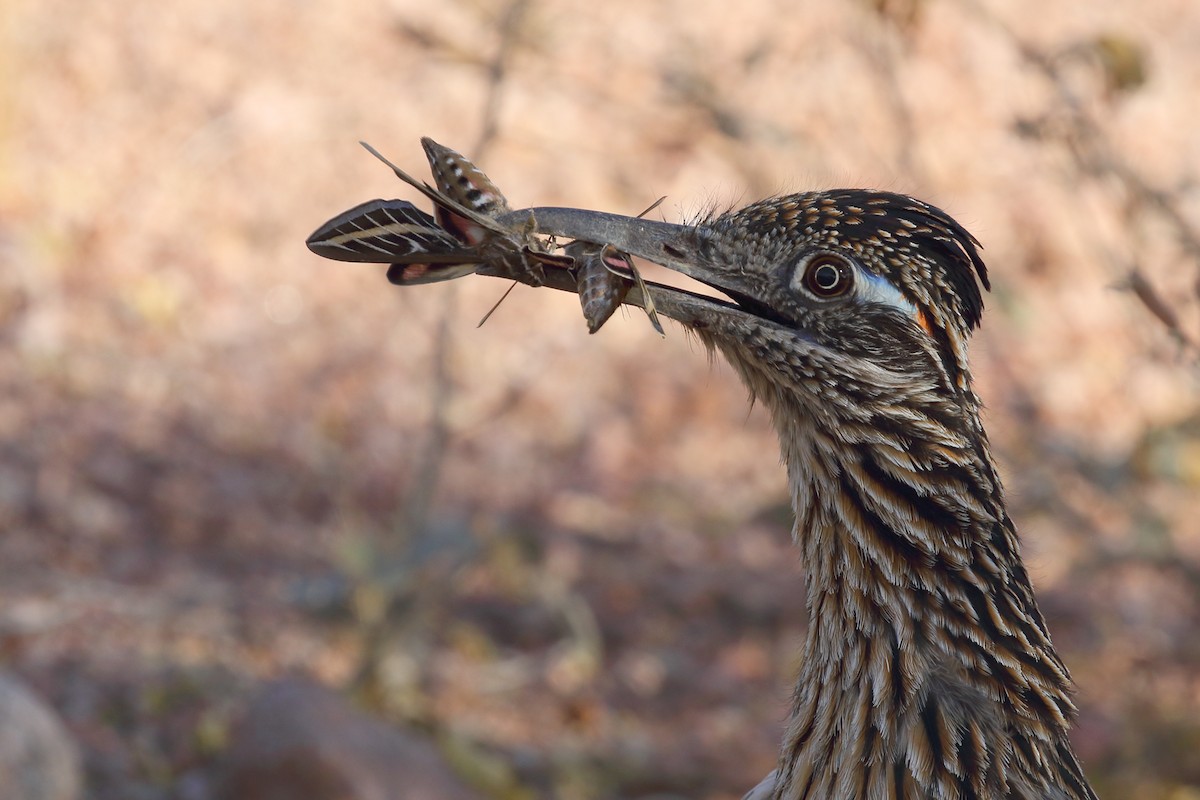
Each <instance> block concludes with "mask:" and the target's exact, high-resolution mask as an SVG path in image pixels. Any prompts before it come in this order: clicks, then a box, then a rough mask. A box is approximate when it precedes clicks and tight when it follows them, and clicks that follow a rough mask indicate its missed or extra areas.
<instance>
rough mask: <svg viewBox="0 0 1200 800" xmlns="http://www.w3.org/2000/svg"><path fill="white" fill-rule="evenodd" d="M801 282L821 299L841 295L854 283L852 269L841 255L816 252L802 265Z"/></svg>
mask: <svg viewBox="0 0 1200 800" xmlns="http://www.w3.org/2000/svg"><path fill="white" fill-rule="evenodd" d="M803 284H804V288H805V289H807V290H808V291H809V293H811V294H812V295H814V296H816V297H820V298H821V299H823V300H828V299H829V298H832V297H841V296H842V295H844V294H845V293H846V292H848V291H850V287H851V286H853V285H854V270H853V269H852V268H851V266H850V264H849V263H847V261H846V259H844V258H842V257H841V256H835V255H833V254H832V253H818V254H817V255H815V256H813V257H812V258H810V259H809V260H808V263H807V264H805V265H804V278H803Z"/></svg>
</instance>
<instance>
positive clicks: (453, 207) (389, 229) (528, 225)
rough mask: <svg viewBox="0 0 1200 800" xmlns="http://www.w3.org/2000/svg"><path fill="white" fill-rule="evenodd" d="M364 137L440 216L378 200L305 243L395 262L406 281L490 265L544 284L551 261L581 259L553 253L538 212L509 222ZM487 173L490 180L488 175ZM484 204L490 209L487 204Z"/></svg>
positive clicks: (330, 253) (345, 256) (335, 254)
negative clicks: (420, 175)
mask: <svg viewBox="0 0 1200 800" xmlns="http://www.w3.org/2000/svg"><path fill="white" fill-rule="evenodd" d="M423 141H426V142H428V143H429V144H428V145H427V146H426V152H427V153H429V152H430V149H429V148H430V146H432V147H435V148H437V147H440V145H437V143H436V142H433V141H432V140H423ZM361 144H362V146H363V147H365V148H366V149H367V151H368V152H370V153H371V155H373V156H375V157H376V158H378V159H379V160H380V161H382V162H383V163H384V164H387V165H388V166H389V167H391V169H392V172H394V173H395V174H396V177H398V178H400V180H402V181H404V182H405V183H407V184H408V185H410V186H412V187H413V188H415V189H416V190H417V191H419V192H421V194H423V195H425V196H426V197H428V198H429V199H430V200H432V201H433V205H434V209H435V213H436V214H437V218H436V219H435V218H434V217H431V216H430V215H428V214H426V213H425V212H424V211H422V210H420V209H419V208H417V207H416V206H414V205H413V204H412V203H410V202H408V201H406V200H371V201H369V202H366V203H363V204H362V205H358V206H355V207H354V208H352V209H350V210H349V211H346V212H344V213H342V214H339V215H338V216H336V217H334V218H333V219H331V220H329V221H328V222H326V223H325V224H324V225H322V226H321V227H319V228H317V230H316V231H314V232H313V234H312V235H311V236H309V237H308V239H307V240H306V242H305V243H306V244H307V245H308V249H309V250H311V251H313V252H314V253H316V254H317V255H319V256H323V257H325V258H331V259H334V260H336V261H365V262H372V263H380V264H390V266H389V267H388V272H387V277H388V280H389V281H391V282H392V283H395V284H399V285H402V286H407V285H410V284H419V283H437V282H439V281H447V280H452V279H454V278H460V277H462V276H464V275H470V274H472V273H473V272H475V271H477V270H478V269H479V268H480V267H481V266H484V265H487V266H489V267H491V268H493V269H494V270H495V271H496V273H497V274H502V275H506V276H508V277H512V278H515V279H517V280H520V281H521V282H523V283H528V284H530V285H532V286H540V285H541V284H542V283H543V282H544V280H545V274H544V268H545V266H546V265H554V266H556V267H559V268H564V269H565V268H569V267H571V266H573V264H574V262H573V261H572V259H571V258H570V257H568V256H562V255H558V254H556V253H554V252H552V251H553V250H554V249H555V248H554V245H553V244H552V243H548V242H546V241H544V240H543V239H541V238H539V237H538V236H537V235H536V232H537V221H536V219H535V218H534V217H533V215H532V213H531V214H530V215H529V216H528V217H527V218H526V219H525V221H524V222H522V223H520V224H517V225H511V226H505V225H501V224H500V223H499V222H497V221H496V220H495V219H493V218H492V216H489V215H488V214H483V213H480V212H479V211H478V210H476V209H475V208H473V207H470V206H468V205H467V204H464V203H463V202H460V201H459V200H458V199H456V198H455V197H454V196H452V195H451V194H447V193H446V192H444V191H441V190H440V189H438V188H434V187H432V186H429V185H428V184H426V183H423V182H421V181H418V180H417V179H415V178H413V177H412V176H410V175H409V174H408V173H406V172H405V171H404V170H402V169H400V168H399V167H397V166H396V165H395V164H393V163H392V162H390V161H388V160H387V159H386V158H385V157H384V156H383V155H382V154H381V153H380V152H379V151H378V150H376V149H375V148H373V147H371V145H369V144H367V143H366V142H361ZM447 149H448V148H447ZM451 152H452V151H451ZM430 160H431V162H432V161H433V156H430ZM479 174H480V175H482V174H483V173H479ZM483 178H484V180H485V181H487V176H483ZM487 185H488V186H489V187H490V189H491V190H493V191H494V193H495V196H496V198H498V200H499V204H498V206H497V207H503V208H504V209H505V210H507V201H505V200H504V196H503V195H501V194H499V190H496V189H495V186H494V184H492V183H491V181H487ZM456 194H459V193H457V192H456ZM461 196H462V197H463V199H464V200H466V201H467V203H471V204H472V205H474V204H476V202H477V199H473V198H474V196H473V195H470V194H469V193H461ZM481 196H482V195H481ZM493 202H495V199H494V198H493ZM481 207H482V208H483V209H484V210H489V206H488V205H487V204H483V205H482V206H481ZM494 213H502V212H494Z"/></svg>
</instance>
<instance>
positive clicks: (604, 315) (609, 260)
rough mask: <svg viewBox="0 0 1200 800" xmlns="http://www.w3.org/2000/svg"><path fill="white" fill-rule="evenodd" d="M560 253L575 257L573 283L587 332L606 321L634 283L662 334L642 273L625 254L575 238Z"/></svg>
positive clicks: (652, 322) (646, 309)
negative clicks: (585, 321)
mask: <svg viewBox="0 0 1200 800" xmlns="http://www.w3.org/2000/svg"><path fill="white" fill-rule="evenodd" d="M563 252H564V253H566V254H567V255H569V256H571V257H572V258H574V259H575V267H574V270H575V282H576V286H577V288H578V291H579V305H580V306H582V307H583V318H584V319H585V320H587V326H588V333H595V332H596V331H598V330H600V327H601V326H602V325H603V324H604V323H605V322H608V318H609V317H611V316H612V315H613V312H615V311H616V310H617V309H618V308H619V307H620V306H621V303H623V302H624V301H625V295H627V294H629V289H630V287H631V286H633V284H634V283H636V284H637V285H638V286H639V287H641V289H642V297H643V298H645V300H644V302H645V303H646V306H645V311H646V316H647V317H649V319H650V324H651V325H653V326H654V330H656V331H658V333H659V335H660V336H665V335H666V334H665V332H664V331H663V327H662V323H661V322H659V321H658V312H657V311H655V310H654V301H653V300H651V299H650V293H649V292H648V291H646V285H645V284H644V283H643V282H642V276H641V273H639V272H638V271H637V268H636V267H634V266H633V261H632V260H631V259H630V258H629V256H627V255H626V254H625V253H622V252H620V251H618V250H617V249H616V248H614V247H613V246H611V245H607V244H604V245H600V244H593V243H592V242H584V241H578V240H577V241H574V242H571V243H570V244H568V245H567V246H566V247H564V248H563Z"/></svg>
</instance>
